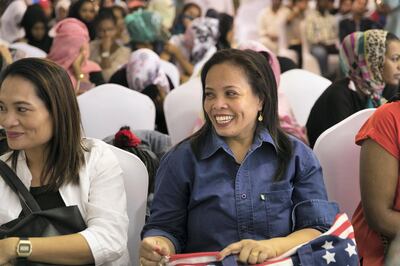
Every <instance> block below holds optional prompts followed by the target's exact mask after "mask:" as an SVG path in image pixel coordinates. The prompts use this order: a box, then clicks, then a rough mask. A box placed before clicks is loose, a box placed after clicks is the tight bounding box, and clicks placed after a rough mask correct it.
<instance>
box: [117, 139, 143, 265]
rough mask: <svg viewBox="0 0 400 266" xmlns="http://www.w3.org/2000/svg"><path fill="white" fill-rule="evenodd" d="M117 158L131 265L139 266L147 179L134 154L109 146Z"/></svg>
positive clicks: (141, 164) (140, 162)
mask: <svg viewBox="0 0 400 266" xmlns="http://www.w3.org/2000/svg"><path fill="white" fill-rule="evenodd" d="M110 147H111V150H112V151H113V152H114V154H115V155H116V156H117V158H118V161H119V163H120V166H121V168H122V171H123V175H124V183H125V191H126V200H127V211H128V217H129V228H128V250H129V257H130V259H131V264H132V265H139V247H140V241H141V239H140V232H141V231H142V229H143V226H144V222H145V216H146V204H147V187H148V183H149V178H148V174H147V170H146V166H145V165H144V163H142V161H141V160H140V159H139V158H138V157H137V156H136V155H134V154H132V153H129V152H126V151H124V150H121V149H119V148H117V147H114V146H112V145H110Z"/></svg>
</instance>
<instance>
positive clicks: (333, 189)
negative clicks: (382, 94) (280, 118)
mask: <svg viewBox="0 0 400 266" xmlns="http://www.w3.org/2000/svg"><path fill="white" fill-rule="evenodd" d="M374 111H375V109H374V108H371V109H364V110H361V111H359V112H357V113H355V114H353V115H351V116H349V117H347V118H346V119H344V120H342V121H341V122H339V123H338V124H336V125H334V126H332V127H330V128H329V129H327V130H326V131H324V132H323V133H322V134H321V135H320V136H319V138H318V139H317V141H316V143H315V146H314V152H315V154H316V155H317V157H318V159H319V161H320V163H321V166H322V170H323V173H324V181H325V186H326V189H327V192H328V197H329V199H330V200H334V201H336V202H338V203H339V205H340V209H341V211H343V212H346V213H347V215H348V216H349V217H351V216H352V215H353V212H354V211H355V209H356V207H357V204H358V203H359V202H360V185H359V164H360V163H359V161H360V147H359V146H358V145H356V144H355V143H354V140H355V136H356V134H357V132H358V131H359V130H360V128H361V126H362V125H363V124H364V122H365V121H366V120H367V119H368V118H369V117H370V116H371V115H372V113H373V112H374Z"/></svg>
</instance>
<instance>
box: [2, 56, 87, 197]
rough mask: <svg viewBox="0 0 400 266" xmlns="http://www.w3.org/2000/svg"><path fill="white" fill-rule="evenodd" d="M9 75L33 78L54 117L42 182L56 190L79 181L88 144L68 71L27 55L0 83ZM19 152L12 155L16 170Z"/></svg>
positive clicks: (37, 89) (5, 74) (7, 71)
mask: <svg viewBox="0 0 400 266" xmlns="http://www.w3.org/2000/svg"><path fill="white" fill-rule="evenodd" d="M8 77H21V78H23V79H26V80H28V81H29V82H31V83H32V84H33V86H34V88H35V91H36V94H37V96H38V97H39V98H40V99H41V100H42V101H43V103H44V104H45V106H46V108H47V110H48V111H49V113H50V116H51V117H52V120H53V121H52V122H53V136H52V138H51V139H50V141H49V143H48V146H47V157H46V159H45V160H46V161H45V162H44V163H45V166H44V168H43V171H42V173H41V182H42V183H47V184H48V186H49V187H48V189H49V190H53V191H55V190H58V189H59V188H60V187H61V185H63V184H66V183H70V182H71V183H74V184H78V183H79V170H80V168H81V166H82V165H83V162H84V155H83V153H84V150H85V147H84V146H83V145H82V143H81V137H82V136H81V117H80V112H79V106H78V102H77V99H76V95H75V91H74V88H73V86H72V83H71V80H70V78H69V76H68V74H67V72H66V71H65V70H64V69H63V68H62V67H61V66H59V65H57V64H56V63H54V62H52V61H50V60H47V59H39V58H25V59H20V60H18V61H16V62H14V63H12V64H11V65H9V66H8V67H7V68H6V69H5V70H4V72H3V73H2V75H1V77H0V86H1V84H2V83H3V82H4V80H5V79H6V78H8ZM19 152H20V151H19V150H14V151H13V152H12V154H11V156H10V158H9V160H11V164H12V167H13V168H14V170H15V169H16V167H17V159H18V154H19Z"/></svg>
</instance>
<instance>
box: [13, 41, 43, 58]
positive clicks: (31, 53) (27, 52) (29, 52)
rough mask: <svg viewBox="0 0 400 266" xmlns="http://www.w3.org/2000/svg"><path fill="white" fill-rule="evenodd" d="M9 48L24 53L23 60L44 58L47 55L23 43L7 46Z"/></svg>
mask: <svg viewBox="0 0 400 266" xmlns="http://www.w3.org/2000/svg"><path fill="white" fill-rule="evenodd" d="M9 48H12V49H17V50H20V51H22V52H24V58H26V57H38V58H45V57H46V56H47V53H46V52H45V51H43V50H41V49H39V48H37V47H35V46H32V45H30V44H27V43H25V42H16V43H12V44H10V45H9Z"/></svg>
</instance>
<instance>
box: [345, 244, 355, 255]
mask: <svg viewBox="0 0 400 266" xmlns="http://www.w3.org/2000/svg"><path fill="white" fill-rule="evenodd" d="M344 250H346V252H347V253H348V254H349V257H351V256H353V255H356V256H357V251H356V246H352V245H350V244H349V243H347V248H345V249H344Z"/></svg>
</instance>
